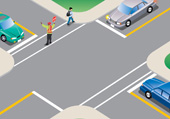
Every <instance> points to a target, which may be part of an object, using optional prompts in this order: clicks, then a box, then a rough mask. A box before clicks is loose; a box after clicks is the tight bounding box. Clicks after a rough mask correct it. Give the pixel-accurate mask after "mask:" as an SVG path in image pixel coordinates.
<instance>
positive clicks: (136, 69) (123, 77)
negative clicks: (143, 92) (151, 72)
mask: <svg viewBox="0 0 170 119" xmlns="http://www.w3.org/2000/svg"><path fill="white" fill-rule="evenodd" d="M145 64H146V62H144V63H142V64H141V65H139V66H137V67H136V68H134V69H133V70H131V71H130V72H128V73H127V74H125V75H124V76H122V77H121V78H119V79H118V80H116V81H115V82H113V83H112V84H110V85H108V86H107V87H106V88H104V89H103V90H101V91H99V92H98V93H96V94H95V95H93V96H92V97H90V98H89V99H87V100H86V101H84V102H83V103H81V104H80V106H82V105H84V104H85V103H87V102H89V101H90V100H92V99H93V98H95V97H97V96H98V95H100V94H101V93H103V92H104V91H105V90H107V89H109V88H110V87H112V86H113V85H115V84H116V83H118V82H119V81H121V80H122V79H124V78H125V77H127V76H128V75H130V74H132V73H133V72H135V71H136V70H138V69H139V68H141V67H142V66H144V65H145Z"/></svg>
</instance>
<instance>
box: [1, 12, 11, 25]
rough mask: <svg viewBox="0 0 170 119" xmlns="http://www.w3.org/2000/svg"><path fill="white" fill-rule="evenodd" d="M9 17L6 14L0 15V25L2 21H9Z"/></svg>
mask: <svg viewBox="0 0 170 119" xmlns="http://www.w3.org/2000/svg"><path fill="white" fill-rule="evenodd" d="M9 18H10V17H9V16H8V15H6V14H0V23H2V22H3V21H5V20H7V19H9Z"/></svg>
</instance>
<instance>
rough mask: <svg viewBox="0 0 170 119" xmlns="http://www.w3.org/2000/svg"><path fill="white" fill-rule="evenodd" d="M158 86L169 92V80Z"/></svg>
mask: <svg viewBox="0 0 170 119" xmlns="http://www.w3.org/2000/svg"><path fill="white" fill-rule="evenodd" d="M159 88H160V89H162V90H163V91H166V92H167V93H169V94H170V82H168V83H165V84H163V85H161V86H160V87H159Z"/></svg>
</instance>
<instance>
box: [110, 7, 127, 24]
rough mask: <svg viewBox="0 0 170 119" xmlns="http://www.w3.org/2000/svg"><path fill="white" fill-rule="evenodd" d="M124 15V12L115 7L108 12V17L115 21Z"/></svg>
mask: <svg viewBox="0 0 170 119" xmlns="http://www.w3.org/2000/svg"><path fill="white" fill-rule="evenodd" d="M126 16H127V15H126V14H124V13H122V12H120V11H119V10H118V9H116V10H115V11H114V12H112V13H111V14H110V18H111V19H112V20H113V21H116V22H118V21H119V20H120V19H121V18H123V17H126Z"/></svg>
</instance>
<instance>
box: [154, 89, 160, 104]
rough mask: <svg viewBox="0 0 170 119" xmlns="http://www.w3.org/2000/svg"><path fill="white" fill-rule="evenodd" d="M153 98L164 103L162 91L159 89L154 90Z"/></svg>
mask: <svg viewBox="0 0 170 119" xmlns="http://www.w3.org/2000/svg"><path fill="white" fill-rule="evenodd" d="M152 97H153V98H154V99H155V100H157V101H158V102H162V90H161V89H159V88H156V89H154V90H152Z"/></svg>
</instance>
